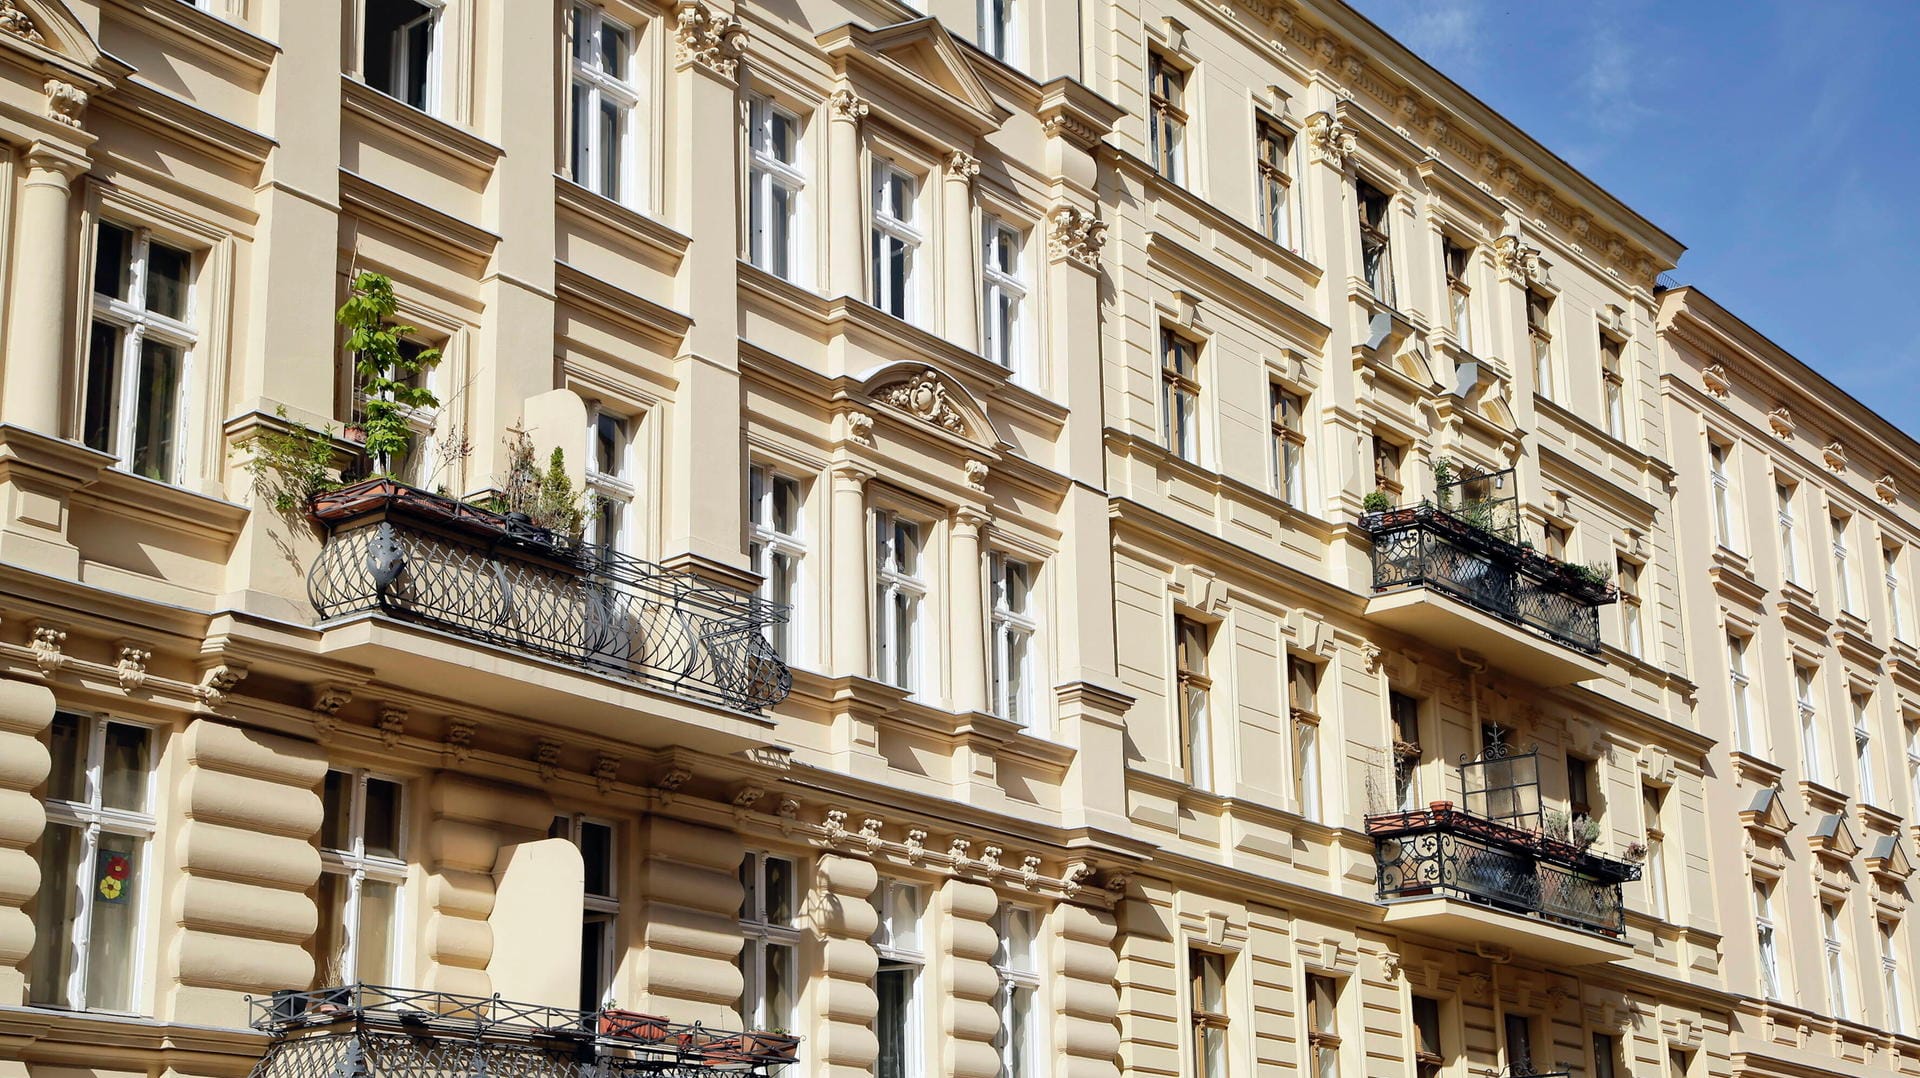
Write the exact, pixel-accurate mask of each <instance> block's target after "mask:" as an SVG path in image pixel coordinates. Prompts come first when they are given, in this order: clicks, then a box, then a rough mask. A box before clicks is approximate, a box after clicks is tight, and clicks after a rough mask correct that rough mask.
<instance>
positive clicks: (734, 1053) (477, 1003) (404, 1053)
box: [248, 984, 799, 1078]
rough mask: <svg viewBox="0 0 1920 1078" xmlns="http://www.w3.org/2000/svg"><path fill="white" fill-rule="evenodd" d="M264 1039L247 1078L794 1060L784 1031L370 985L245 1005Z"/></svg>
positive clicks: (731, 1067)
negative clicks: (717, 1027)
mask: <svg viewBox="0 0 1920 1078" xmlns="http://www.w3.org/2000/svg"><path fill="white" fill-rule="evenodd" d="M248 1004H249V1006H250V1007H251V1009H252V1012H253V1013H252V1020H251V1023H250V1024H251V1025H252V1026H253V1028H254V1029H256V1030H259V1031H260V1032H262V1033H265V1034H267V1035H268V1037H269V1038H270V1039H269V1040H268V1043H267V1049H266V1052H265V1053H264V1054H263V1055H262V1056H261V1058H260V1062H259V1063H257V1064H255V1065H254V1068H253V1071H252V1072H251V1075H250V1078H390V1076H391V1078H429V1076H431V1078H482V1076H484V1075H507V1074H511V1075H525V1076H529V1078H582V1076H592V1078H638V1076H642V1075H645V1076H648V1078H655V1076H663V1078H680V1076H683V1075H684V1076H688V1078H694V1076H700V1078H712V1076H713V1075H714V1074H716V1073H719V1072H727V1073H729V1074H738V1075H748V1076H751V1078H767V1076H770V1075H773V1074H775V1073H777V1072H778V1071H779V1070H780V1069H781V1068H783V1067H784V1066H785V1065H786V1064H788V1063H792V1062H793V1061H794V1058H795V1052H796V1049H797V1048H798V1046H799V1040H798V1038H796V1037H792V1036H788V1035H786V1034H775V1033H729V1032H725V1031H721V1030H713V1029H707V1028H705V1027H703V1026H701V1025H699V1024H697V1023H693V1024H687V1023H675V1022H670V1021H668V1020H667V1019H665V1018H660V1017H655V1016H653V1015H646V1014H640V1013H638V1012H635V1011H620V1010H612V1009H603V1010H599V1011H575V1010H569V1009H567V1008H564V1007H547V1006H542V1005H539V1004H532V1003H509V1002H506V1001H505V1000H502V999H500V998H499V997H498V996H492V997H486V998H481V997H477V996H456V995H451V994H448V993H445V992H421V991H414V990H410V989H403V988H387V987H382V986H379V985H365V984H354V985H343V986H339V987H334V988H319V989H315V990H313V991H310V992H292V991H290V992H275V993H273V994H272V995H271V996H269V997H267V998H265V999H250V1000H249V1001H248Z"/></svg>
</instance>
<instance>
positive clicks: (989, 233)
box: [980, 0, 1027, 371]
mask: <svg viewBox="0 0 1920 1078" xmlns="http://www.w3.org/2000/svg"><path fill="white" fill-rule="evenodd" d="M985 2H990V0H985ZM1024 246H1025V243H1024V241H1023V238H1022V237H1021V235H1020V232H1019V230H1017V229H1015V228H1014V227H1013V226H1012V225H1009V224H1007V223H1006V222H1005V221H1002V220H1000V219H998V218H995V217H989V218H987V221H986V250H985V257H984V258H983V259H981V263H980V265H981V271H980V288H981V302H980V307H981V310H982V311H984V312H985V313H986V318H987V326H986V330H987V331H986V334H985V335H984V336H983V337H982V338H981V340H982V343H983V344H984V345H985V353H986V357H987V358H988V359H991V360H993V361H994V362H995V363H998V364H1000V365H1001V366H1002V367H1005V368H1007V369H1008V370H1010V371H1011V370H1018V369H1019V366H1020V359H1021V351H1022V349H1021V347H1020V346H1021V339H1020V338H1021V333H1022V332H1023V328H1022V326H1021V323H1020V305H1021V302H1022V301H1023V300H1025V299H1026V298H1027V286H1026V283H1025V282H1024V281H1022V280H1021V277H1020V253H1021V250H1022V248H1023V247H1024Z"/></svg>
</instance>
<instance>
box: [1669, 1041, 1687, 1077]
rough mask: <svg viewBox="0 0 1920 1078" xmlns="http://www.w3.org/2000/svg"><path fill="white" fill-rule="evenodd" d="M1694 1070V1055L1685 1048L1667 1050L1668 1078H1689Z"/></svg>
mask: <svg viewBox="0 0 1920 1078" xmlns="http://www.w3.org/2000/svg"><path fill="white" fill-rule="evenodd" d="M1692 1070H1693V1053H1692V1052H1689V1051H1687V1050H1686V1049H1684V1048H1669V1049H1667V1078H1687V1074H1688V1072H1690V1071H1692Z"/></svg>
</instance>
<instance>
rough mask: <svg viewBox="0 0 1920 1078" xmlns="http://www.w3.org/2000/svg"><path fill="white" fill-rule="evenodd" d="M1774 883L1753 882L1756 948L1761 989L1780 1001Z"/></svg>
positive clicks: (1771, 998) (1768, 996) (1769, 997)
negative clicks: (1774, 914)
mask: <svg viewBox="0 0 1920 1078" xmlns="http://www.w3.org/2000/svg"><path fill="white" fill-rule="evenodd" d="M1773 887H1774V885H1773V882H1772V881H1771V880H1762V879H1755V880H1754V881H1753V923H1754V946H1755V948H1756V949H1757V950H1758V951H1759V953H1760V954H1759V957H1760V988H1761V991H1763V992H1765V993H1766V996H1767V998H1768V999H1770V1000H1779V999H1780V987H1781V983H1780V941H1779V937H1778V935H1777V933H1776V931H1775V929H1774V924H1773Z"/></svg>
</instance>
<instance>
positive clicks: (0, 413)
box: [0, 142, 87, 437]
mask: <svg viewBox="0 0 1920 1078" xmlns="http://www.w3.org/2000/svg"><path fill="white" fill-rule="evenodd" d="M25 164H26V168H25V170H24V171H25V177H26V178H25V182H23V183H22V184H21V188H20V209H19V222H18V224H16V225H15V226H14V227H15V228H16V230H17V233H16V235H15V237H14V250H15V251H16V252H17V257H16V259H15V271H14V273H13V301H12V303H11V304H9V305H8V308H7V311H8V314H9V316H10V319H11V324H10V325H9V326H8V329H7V337H8V346H7V364H6V372H5V383H4V384H5V389H6V394H5V397H4V398H3V399H0V404H3V405H4V407H0V420H3V421H4V422H6V423H9V424H17V425H19V426H22V427H26V428H27V429H29V430H33V431H36V432H38V433H41V434H45V435H49V436H52V437H59V436H60V434H61V433H62V427H63V426H65V424H63V423H62V422H61V386H62V384H63V383H64V381H65V378H64V375H65V373H66V371H67V369H68V367H67V363H66V356H67V330H68V325H69V323H68V321H67V312H68V311H69V310H71V307H70V304H71V303H72V301H73V296H72V291H73V275H72V274H71V273H69V272H68V259H69V252H71V250H72V249H73V247H74V229H73V222H74V216H73V187H72V181H73V179H74V177H76V176H78V175H80V174H81V173H82V172H85V171H86V169H87V159H86V157H85V156H83V155H81V154H79V153H76V152H75V151H74V150H72V149H70V148H68V147H65V146H58V145H55V144H52V143H48V142H35V143H34V144H33V145H32V146H31V147H29V148H28V150H27V152H26V162H25Z"/></svg>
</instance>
